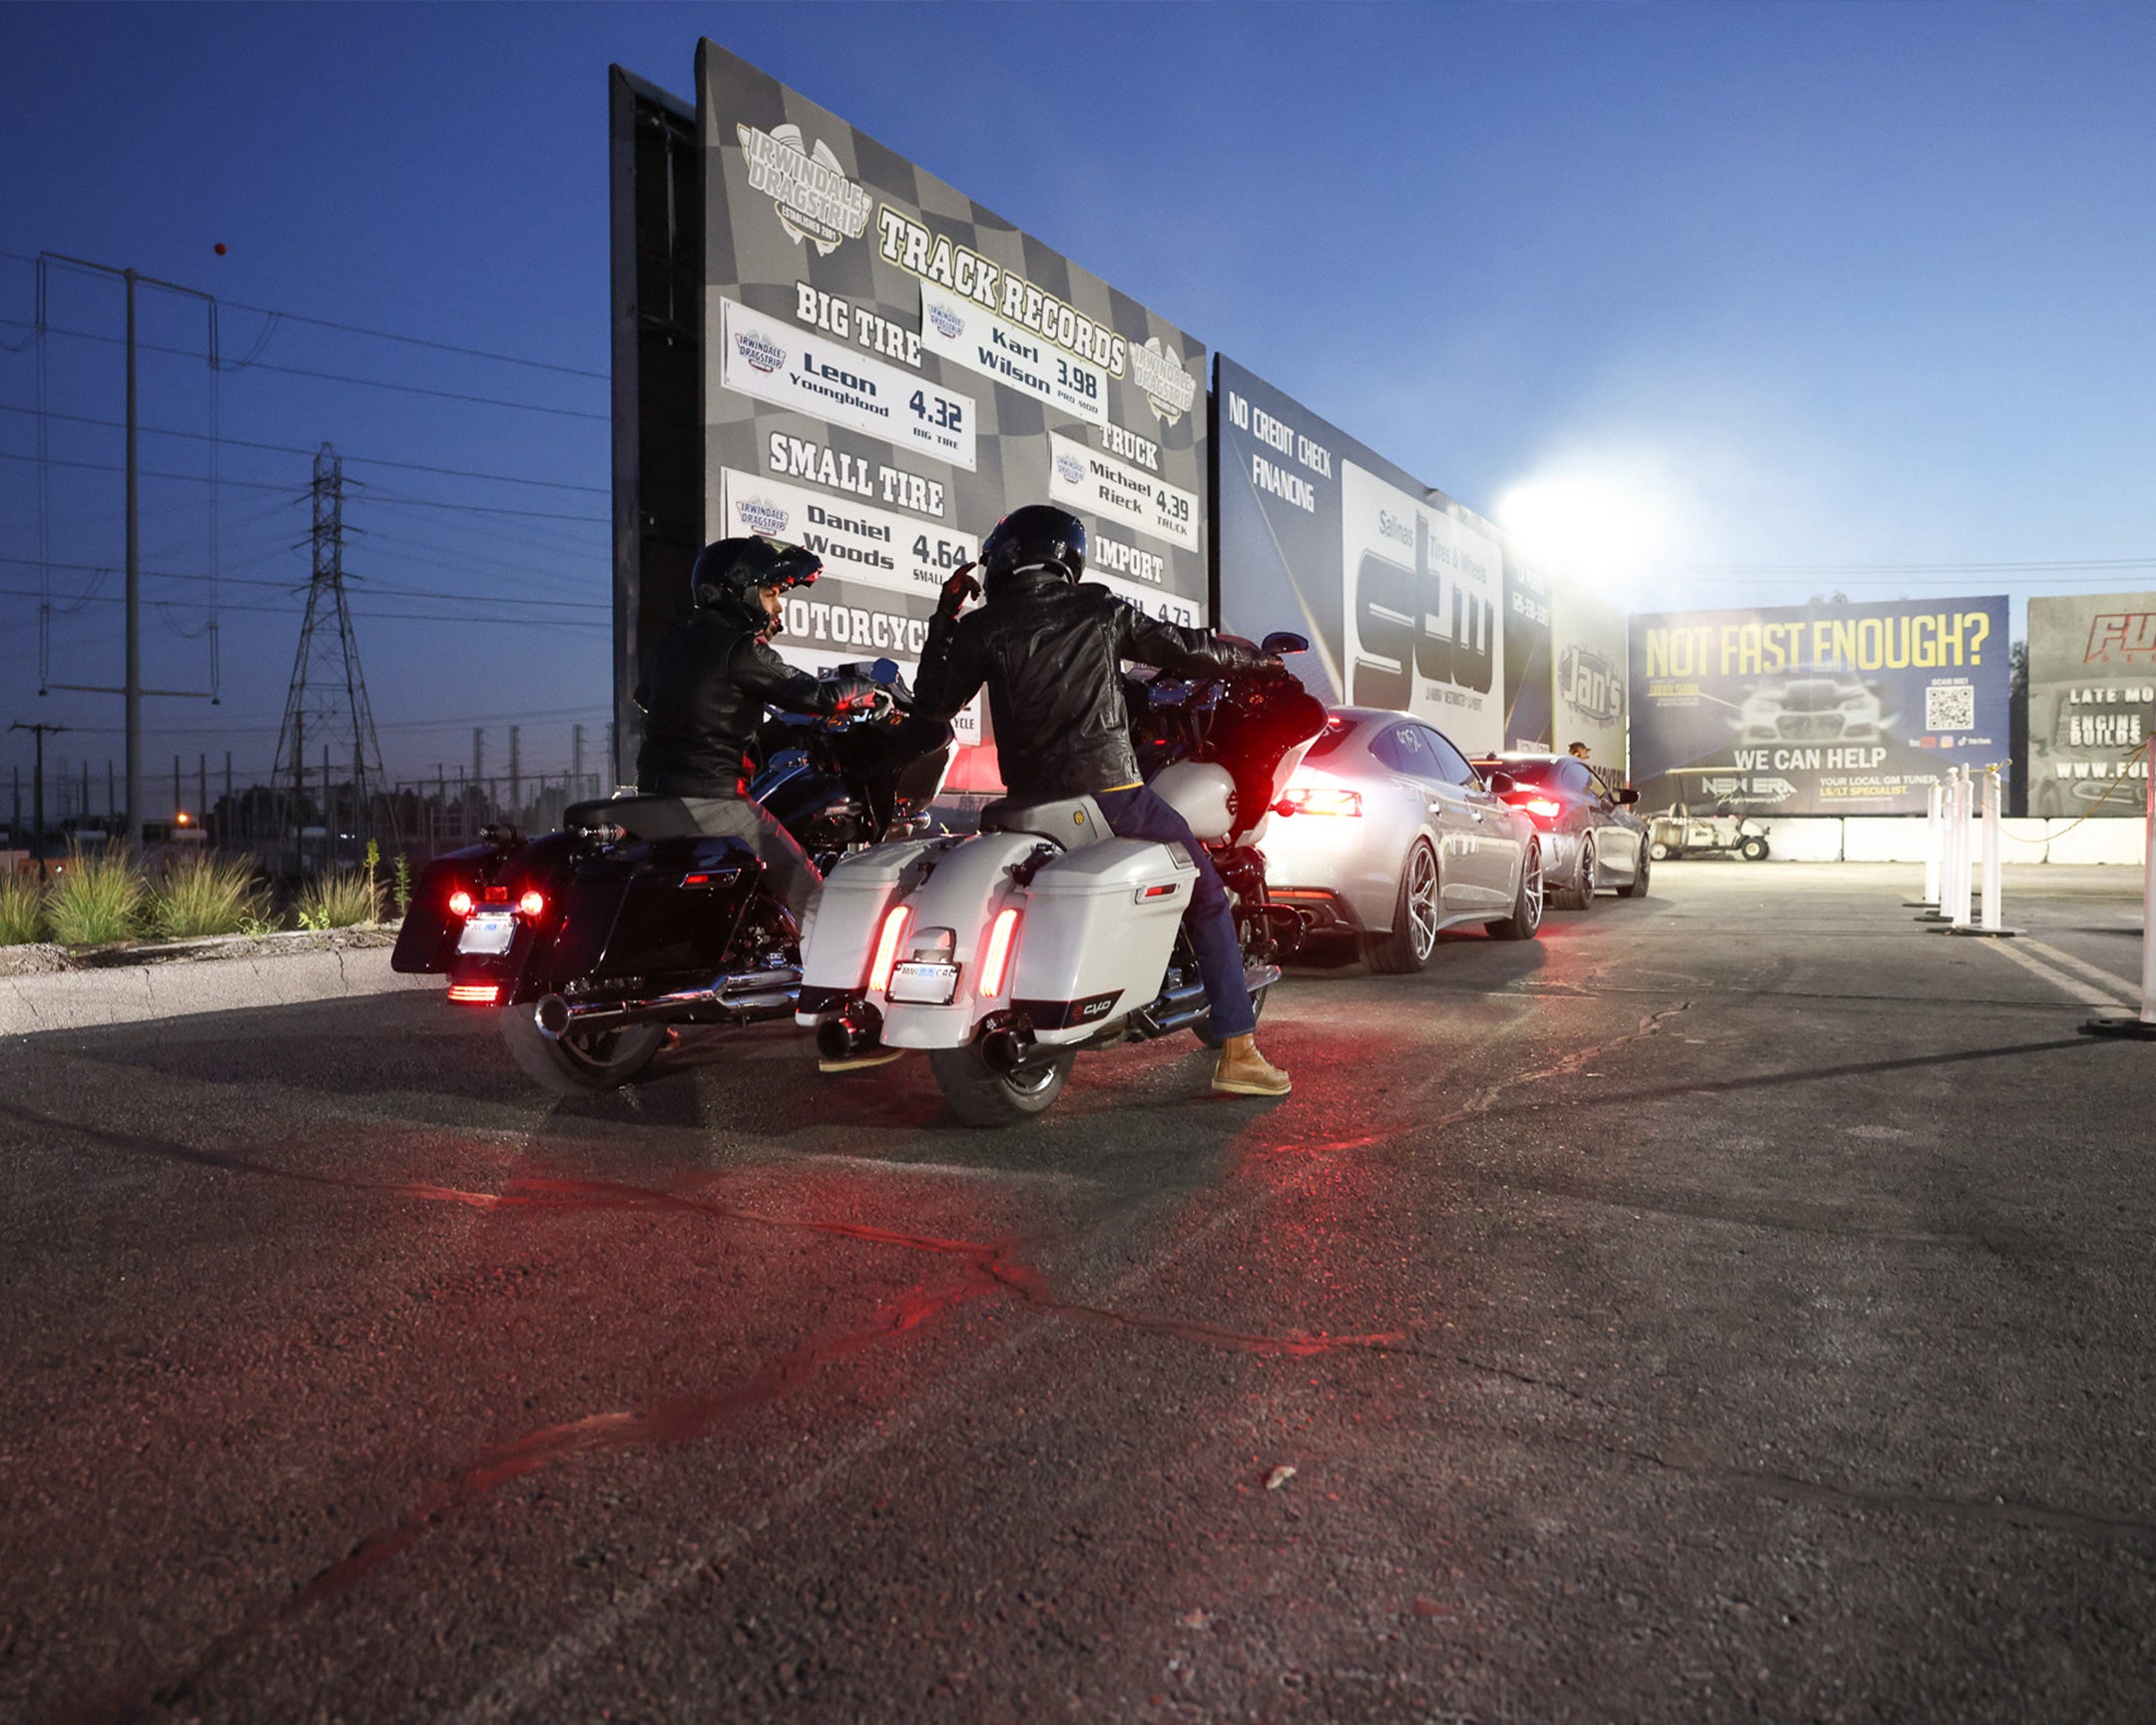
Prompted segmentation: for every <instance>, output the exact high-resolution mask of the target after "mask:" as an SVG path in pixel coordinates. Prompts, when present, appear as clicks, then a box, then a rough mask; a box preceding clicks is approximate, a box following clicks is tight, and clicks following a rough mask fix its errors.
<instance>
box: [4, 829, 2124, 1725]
mask: <svg viewBox="0 0 2156 1725" xmlns="http://www.w3.org/2000/svg"><path fill="white" fill-rule="evenodd" d="M1918 880H1919V871H1918V870H1916V869H1914V868H1909V867H1903V866H1888V865H1879V866H1865V865H1839V866H1837V865H1819V866H1810V865H1801V864H1786V865H1785V864H1779V863H1769V864H1761V865H1751V864H1743V863H1680V864H1665V865H1662V866H1661V867H1658V868H1657V870H1656V872H1655V877H1654V882H1653V890H1652V892H1651V893H1650V895H1649V896H1648V897H1647V898H1646V899H1645V900H1643V901H1636V902H1635V901H1625V900H1620V899H1617V898H1613V897H1609V896H1604V897H1603V898H1601V899H1600V900H1598V901H1597V903H1596V904H1595V906H1594V907H1593V908H1592V909H1591V910H1588V911H1585V912H1580V913H1571V914H1561V913H1560V914H1555V915H1552V917H1551V918H1550V919H1549V921H1548V923H1547V924H1546V925H1545V928H1544V931H1543V934H1542V937H1541V938H1540V939H1539V940H1537V941H1535V942H1532V943H1529V944H1525V945H1520V944H1513V943H1507V942H1500V941H1493V940H1488V939H1485V938H1483V937H1481V936H1479V935H1475V936H1465V937H1459V938H1448V939H1446V940H1445V941H1444V942H1442V944H1441V945H1440V947H1439V949H1438V950H1437V952H1436V953H1435V954H1434V957H1433V960H1432V962H1431V964H1430V966H1429V968H1428V970H1427V971H1426V972H1425V973H1424V974H1422V975H1420V976H1412V977H1383V976H1373V975H1370V974H1368V973H1367V972H1365V971H1364V970H1363V969H1362V968H1361V967H1360V966H1358V965H1350V966H1345V967H1341V968H1334V969H1297V970H1295V971H1292V972H1291V974H1290V978H1289V980H1288V981H1287V982H1286V983H1285V984H1284V985H1283V986H1282V987H1281V988H1280V989H1278V990H1277V991H1276V993H1275V995H1274V998H1273V999H1272V1000H1271V1001H1270V1002H1269V1003H1268V1005H1267V1009H1266V1013H1265V1018H1264V1021H1263V1023H1262V1024H1261V1027H1260V1028H1261V1042H1262V1044H1263V1045H1264V1047H1265V1048H1266V1050H1267V1051H1268V1053H1269V1054H1271V1055H1272V1056H1273V1058H1275V1059H1276V1060H1278V1061H1280V1062H1281V1063H1283V1064H1285V1065H1286V1066H1288V1067H1289V1068H1290V1069H1291V1070H1292V1071H1293V1072H1294V1075H1295V1080H1296V1089H1295V1094H1294V1095H1293V1096H1292V1097H1290V1098H1288V1099H1287V1100H1286V1101H1284V1102H1279V1103H1269V1102H1261V1101H1255V1100H1248V1099H1229V1098H1215V1097H1212V1096H1210V1095H1208V1094H1207V1093H1206V1089H1205V1080H1206V1077H1207V1075H1208V1072H1209V1069H1210V1068H1209V1061H1210V1056H1209V1055H1207V1054H1206V1053H1205V1052H1204V1051H1203V1050H1201V1049H1199V1048H1198V1046H1197V1045H1196V1043H1195V1042H1194V1041H1191V1040H1189V1039H1187V1038H1186V1039H1179V1040H1172V1041H1168V1042H1163V1043H1157V1044H1150V1045H1146V1046H1142V1047H1138V1048H1131V1049H1123V1050H1118V1051H1114V1052H1111V1053H1105V1054H1100V1055H1096V1056H1090V1057H1088V1058H1086V1059H1084V1060H1081V1062H1080V1064H1079V1067H1078V1071H1077V1074H1076V1076H1075V1077H1074V1079H1073V1080H1072V1083H1071V1085H1070V1088H1069V1090H1068V1091H1067V1092H1066V1095H1065V1097H1064V1099H1063V1101H1062V1102H1061V1103H1060V1104H1059V1105H1058V1107H1057V1108H1056V1110H1055V1111H1054V1112H1053V1113H1051V1114H1050V1115H1049V1116H1048V1117H1047V1118H1046V1119H1044V1120H1043V1121H1040V1122H1038V1123H1035V1124H1033V1125H1030V1126H1027V1127H1023V1128H1019V1129H1015V1130H1011V1131H1007V1132H981V1131H974V1130H969V1129H966V1128H963V1127H960V1126H958V1125H957V1124H955V1123H954V1122H953V1121H952V1119H951V1118H950V1116H949V1115H948V1114H947V1113H946V1112H945V1111H944V1110H943V1108H942V1106H941V1103H940V1099H939V1097H938V1095H937V1093H936V1091H935V1087H934V1084H933V1081H932V1079H931V1078H930V1076H929V1074H928V1072H927V1069H926V1066H925V1064H924V1063H923V1062H922V1061H921V1060H919V1058H918V1057H908V1058H907V1059H905V1060H903V1061H901V1062H899V1063H898V1064H896V1065H894V1066H891V1067H888V1068H884V1069H881V1070H877V1071H871V1072H867V1073H861V1074H855V1075H851V1076H848V1077H844V1078H831V1079H825V1078H819V1077H818V1076H817V1075H816V1073H815V1071H814V1069H813V1061H812V1056H811V1054H810V1052H809V1048H808V1043H807V1041H806V1040H805V1039H803V1038H801V1037H800V1036H799V1035H798V1034H796V1033H794V1032H792V1031H791V1030H789V1029H786V1028H784V1027H764V1028H760V1029H758V1030H756V1031H753V1032H748V1033H738V1034H732V1035H729V1034H726V1033H715V1034H708V1035H706V1034H699V1035H694V1036H692V1037H691V1038H690V1039H689V1040H688V1041H687V1042H685V1044H684V1046H683V1047H682V1048H681V1049H680V1050H678V1051H677V1052H675V1053H673V1054H670V1055H668V1056H666V1057H665V1058H664V1059H663V1061H662V1063H661V1064H660V1065H659V1066H658V1067H655V1068H654V1070H653V1072H652V1074H651V1075H650V1076H649V1078H648V1079H647V1080H646V1081H644V1082H642V1083H639V1084H637V1085H635V1086H633V1087H632V1088H630V1089H628V1090H626V1091H622V1092H618V1093H614V1094H608V1095H601V1096H592V1097H579V1098H575V1099H572V1100H568V1101H560V1100H556V1099H552V1098H547V1097H543V1096H541V1095H539V1094H538V1093H537V1092H535V1091H534V1090H532V1089H531V1088H530V1087H529V1086H528V1085H527V1084H526V1083H525V1081H524V1080H523V1079H522V1078H521V1077H520V1076H519V1074H518V1073H517V1071H516V1069H515V1068H514V1067H513V1066H512V1065H511V1063H510V1061H509V1059H508V1057H507V1055H506V1053H505V1052H504V1051H503V1050H502V1048H501V1047H500V1044H499V1042H498V1041H497V1039H496V1037H495V1034H494V1031H493V1029H492V1027H491V1022H490V1019H491V1015H490V1014H488V1013H485V1012H474V1011H471V1010H469V1009H461V1008H452V1007H450V1006H448V1005H446V1004H445V1003H444V1002H442V1001H441V1000H440V999H439V998H438V997H436V996H434V995H431V994H421V993H398V994H384V995H380V996H376V997H372V998H361V999H343V1000H333V1001H324V1002H320V1003H317V1004H311V1005H295V1006H282V1007H277V1008H272V1009H264V1010H253V1011H246V1012H231V1013H217V1014H208V1015H201V1016H194V1017H187V1018H178V1019H171V1020H167V1021H162V1022H153V1023H143V1024H131V1025H124V1026H117V1027H113V1028H108V1029H94V1030H92V1029H75V1030H63V1031H54V1032H50V1033H46V1034H42V1035H34V1036H27V1037H22V1036H18V1037H10V1038H7V1039H5V1040H4V1041H0V1345H4V1353H0V1371H4V1374H5V1377H4V1383H5V1392H4V1396H0V1410H4V1412H0V1500H4V1502H5V1503H6V1505H7V1513H6V1515H5V1517H4V1518H0V1718H5V1719H8V1720H15V1719H22V1720H55V1721H58V1720H106V1719H142V1720H195V1719H201V1720H216V1721H301V1720H368V1721H372V1720H385V1721H386V1720H427V1721H445V1722H446V1721H454V1722H457V1725H465V1722H472V1725H477V1722H480V1721H508V1720H522V1721H540V1720H547V1721H552V1720H604V1719H612V1720H650V1721H661V1720H666V1721H673V1720H683V1721H688V1720H696V1721H708V1720H733V1719H788V1720H813V1721H853V1720H905V1721H911V1720H974V1719H982V1720H1015V1719H1020V1718H1039V1717H1049V1718H1069V1719H1077V1720H1087V1721H1094V1720H1154V1719H1162V1720H1169V1719H1175V1720H1200V1719H1233V1720H1285V1719H1311V1720H1319V1719H1339V1720H1401V1721H1407V1720H1414V1721H1458V1720H1477V1721H1484V1722H1495V1721H1512V1720H1517V1721H1570V1720H1581V1721H1590V1720H1634V1719H1637V1720H1685V1721H1691V1720H1722V1719H1751V1718H1767V1719H1777V1720H1810V1719H1952V1720H1989V1719H1998V1720H2009V1719H2011V1720H2025V1719H2030V1718H2039V1717H2040V1718H2043V1719H2046V1720H2058V1719H2105V1720H2112V1719H2116V1720H2138V1719H2146V1718H2149V1717H2152V1716H2156V1438H2152V1433H2156V1374H2152V1371H2151V1364H2150V1361H2151V1355H2150V1348H2149V1328H2150V1322H2151V1316H2152V1303H2156V1296H2152V1287H2156V1278H2152V1274H2151V1256H2152V1248H2151V1239H2152V1233H2156V1230H2152V1220H2156V1196H2152V1194H2156V1182H2152V1180H2151V1178H2150V1174H2151V1165H2152V1162H2156V1107H2152V1104H2156V1043H2139V1042H2121V1041H2105V1040H2098V1039H2095V1038H2091V1037H2088V1036H2085V1035H2082V1034H2081V1033H2080V1031H2079V1028H2078V1027H2079V1024H2080V1022H2081V1020H2082V1019H2083V1018H2084V1017H2085V1016H2086V1015H2087V1012H2086V1006H2087V1005H2088V1004H2091V1003H2099V1002H2100V1003H2102V1004H2105V1005H2106V1006H2108V1007H2109V1008H2111V1009H2113V1010H2116V1009H2118V1008H2119V1007H2120V1006H2121V1005H2123V1004H2125V1003H2127V1002H2128V1001H2130V1000H2132V999H2133V998H2134V995H2135V986H2134V979H2135V978H2137V977H2138V974H2139V962H2140V947H2139V933H2140V910H2139V901H2140V880H2139V876H2138V875H2137V874H2130V873H2126V872H2122V871H2119V870H2104V869H2090V870H2079V869H2066V868H2056V867H2046V868H2038V867H2026V868H2017V869H2014V870H2012V871H2010V873H2009V879H2008V888H2007V913H2008V920H2009V922H2010V923H2012V924H2014V925H2017V926H2021V927H2024V928H2026V929H2027V930H2028V933H2027V934H2026V935H2025V936H2024V937H2023V938H2022V939H2020V940H2015V941H2007V942H1998V941H1985V940H1977V939H1962V938H1956V937H1953V936H1950V935H1944V934H1939V933H1935V932H1932V931H1930V930H1929V929H1927V928H1926V927H1925V926H1924V925H1923V924H1920V923H1918V922H1917V921H1915V920H1914V919H1913V917H1912V913H1911V911H1910V910H1909V909H1907V908H1906V907H1904V905H1903V902H1902V901H1903V899H1904V898H1906V897H1908V896H1910V895H1911V894H1912V892H1913V889H1914V888H1915V887H1916V885H1917V884H1918Z"/></svg>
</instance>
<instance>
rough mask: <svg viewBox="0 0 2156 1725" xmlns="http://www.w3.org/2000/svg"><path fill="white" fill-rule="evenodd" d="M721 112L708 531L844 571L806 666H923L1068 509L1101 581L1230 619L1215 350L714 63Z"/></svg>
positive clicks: (710, 155) (786, 645)
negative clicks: (994, 546) (931, 638)
mask: <svg viewBox="0 0 2156 1725" xmlns="http://www.w3.org/2000/svg"><path fill="white" fill-rule="evenodd" d="M697 116H698V126H699V132H700V137H701V142H702V148H703V151H704V161H705V168H706V172H705V199H706V212H705V214H706V241H705V259H706V262H705V305H704V325H705V352H706V362H705V363H706V373H705V403H704V419H705V451H706V453H705V461H706V466H707V472H706V502H705V509H706V525H707V531H708V533H709V536H710V537H712V538H715V539H717V538H726V537H730V536H733V535H737V534H747V533H761V534H768V535H770V536H772V537H774V538H781V539H790V540H795V541H798V542H799V543H801V544H804V545H807V546H808V547H809V548H810V549H811V550H813V551H815V552H817V553H818V554H819V555H820V556H821V557H822V559H823V575H822V578H820V579H819V580H817V581H816V582H815V584H814V585H813V586H811V587H808V588H803V589H797V590H796V591H795V592H793V593H792V594H790V595H789V596H788V602H787V612H786V631H785V633H784V634H783V635H782V636H781V637H780V640H779V643H778V645H779V648H780V651H781V652H783V653H785V654H786V655H787V656H788V657H789V658H791V659H793V660H795V661H796V662H797V663H800V664H804V665H808V666H811V667H813V666H821V665H828V664H833V663H838V662H842V661H845V660H852V659H862V658H874V657H884V656H887V657H890V658H893V659H896V660H899V661H901V662H909V661H912V660H915V659H917V658H918V657H919V654H920V650H921V646H922V644H923V642H924V640H925V639H926V636H927V628H928V620H929V618H930V616H931V615H932V614H933V611H934V608H935V602H936V597H937V593H938V590H939V589H940V588H941V586H942V584H943V582H944V581H945V579H947V578H948V576H949V575H950V573H951V571H952V570H953V569H954V568H956V567H957V566H958V565H959V564H960V563H963V562H966V561H968V560H969V559H971V558H973V557H975V556H976V555H977V554H978V551H979V545H980V539H981V536H982V535H983V534H985V533H986V532H987V530H988V529H989V528H990V527H992V526H993V525H994V524H995V523H996V522H997V521H998V520H1000V519H1001V518H1002V516H1003V515H1004V514H1005V513H1007V512H1008V511H1009V510H1010V509H1012V508H1015V507H1016V506H1018V505H1019V504H1021V503H1034V502H1043V501H1047V502H1055V503H1059V504H1061V505H1063V506H1064V507H1065V508H1068V509H1070V510H1071V511H1072V512H1073V513H1075V514H1077V515H1078V516H1079V517H1080V518H1081V519H1082V520H1083V521H1084V522H1085V524H1086V528H1087V533H1088V536H1089V539H1090V556H1089V570H1088V579H1089V580H1097V581H1101V582H1104V583H1106V584H1107V585H1108V586H1109V587H1111V588H1112V589H1113V590H1114V591H1116V592H1117V593H1119V594H1121V595H1122V596H1123V597H1124V598H1126V599H1129V600H1131V601H1132V602H1133V603H1134V604H1137V605H1139V606H1141V607H1142V608H1143V609H1145V610H1146V611H1147V612H1148V613H1150V614H1152V615H1155V616H1161V617H1166V618H1169V619H1170V620H1172V621H1175V622H1179V623H1187V624H1203V623H1205V622H1207V621H1208V618H1207V615H1206V612H1207V573H1206V556H1205V538H1204V535H1205V521H1204V512H1203V509H1202V506H1201V498H1202V497H1203V495H1204V492H1205V473H1206V459H1207V450H1206V428H1205V402H1204V400H1203V399H1202V396H1201V388H1202V383H1201V380H1202V379H1203V377H1204V375H1205V355H1204V350H1203V349H1202V348H1201V347H1200V346H1199V345H1198V344H1197V343H1196V342H1194V341H1192V340H1190V339H1189V337H1187V336H1186V335H1184V334H1183V333H1182V331H1180V330H1178V329H1176V328H1174V327H1173V326H1172V325H1170V324H1168V323H1165V322H1163V321H1162V320H1161V319H1160V318H1158V317H1156V316H1154V315H1153V314H1152V313H1151V312H1150V311H1148V310H1147V309H1146V308H1145V307H1144V306H1142V305H1140V304H1139V303H1137V301H1135V300H1133V299H1131V298H1130V297H1129V296H1128V295H1126V294H1123V293H1119V292H1117V291H1116V290H1115V289H1114V288H1110V287H1109V286H1108V285H1107V284H1106V283H1104V282H1101V281H1100V280H1099V279H1098V278H1096V277H1093V276H1090V275H1088V274H1087V273H1086V272H1085V271H1083V270H1080V269H1079V268H1078V267H1077V266H1075V265H1073V264H1072V263H1070V262H1069V261H1068V260H1067V259H1065V258H1063V257H1061V256H1059V255H1058V254H1056V253H1054V252H1051V251H1050V250H1048V248H1046V247H1045V246H1043V245H1041V244H1040V242H1038V241H1037V240H1034V239H1033V238H1031V237H1030V236H1029V235H1026V234H1023V233H1021V232H1019V231H1018V230H1017V229H1015V228H1013V227H1012V226H1011V225H1010V224H1009V223H1007V222H1004V221H1002V220H1000V219H999V218H997V217H995V216H993V215H991V214H990V213H989V212H988V211H986V210H983V209H981V208H980V207H979V206H978V205H977V204H975V203H973V202H972V200H970V199H968V198H966V197H964V196H963V195H961V194H960V193H958V192H955V191H953V190H952V189H951V188H950V187H948V186H946V185H944V184H943V183H942V182H941V181H940V180H936V179H933V178H932V177H930V176H929V175H927V174H925V173H923V172H922V171H921V170H920V169H918V168H916V167H915V166H914V165H913V164H912V163H910V162H908V161H906V160H904V159H903V158H902V157H899V156H897V155H894V154H893V153H892V152H891V151H889V150H887V149H885V148H884V147H883V146H882V145H880V144H878V143H877V142H876V141H875V140H874V139H872V138H868V137H865V136H863V135H862V134H861V133H859V132H857V131H855V130H854V128H852V127H851V126H849V125H847V124H846V123H845V122H844V121H842V120H840V119H838V118H837V117H836V116H835V115H833V114H830V113H829V112H827V111H826V110H824V109H822V108H819V107H817V106H816V105H815V104H814V103H812V102H810V101H808V99H807V98H806V97H804V96H802V95H800V94H798V93H797V92H795V91H793V90H790V89H788V88H786V87H785V86H784V85H782V84H780V83H778V82H777V81H776V80H775V79H773V78H770V77H768V76H766V75H765V74H764V73H762V72H759V71H758V70H757V69H756V68H755V67H753V66H750V65H748V64H747V63H745V62H744V61H742V60H740V59H738V58H736V57H735V56H734V55H732V54H729V53H728V52H727V51H726V50H725V49H723V48H720V47H718V46H717V45H716V44H714V43H711V42H705V43H703V44H702V45H701V46H700V47H699V49H698V51H697Z"/></svg>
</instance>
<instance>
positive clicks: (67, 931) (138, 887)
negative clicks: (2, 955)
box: [45, 849, 150, 946]
mask: <svg viewBox="0 0 2156 1725" xmlns="http://www.w3.org/2000/svg"><path fill="white" fill-rule="evenodd" d="M149 890H150V889H149V886H148V885H147V884H146V883H145V881H144V880H143V877H142V875H141V874H139V873H137V872H136V870H135V868H134V866H133V865H132V864H131V863H129V862H128V860H127V858H126V857H125V856H123V855H122V854H121V853H120V852H119V851H118V850H117V849H115V850H110V851H77V850H72V849H71V850H70V851H69V852H68V854H67V858H66V860H65V861H64V862H62V863H60V864H59V865H58V866H57V868H55V870H54V872H53V878H52V884H51V885H49V886H48V887H47V888H46V889H45V920H46V922H47V924H48V925H49V926H50V927H51V929H52V937H53V938H54V939H55V940H58V941H59V942H60V943H61V944H62V945H65V946H102V945H104V944H106V943H107V942H108V941H113V940H127V939H131V938H133V937H134V936H135V935H136V934H137V933H139V932H140V931H141V927H142V915H143V908H144V901H145V899H147V898H148V896H149Z"/></svg>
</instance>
